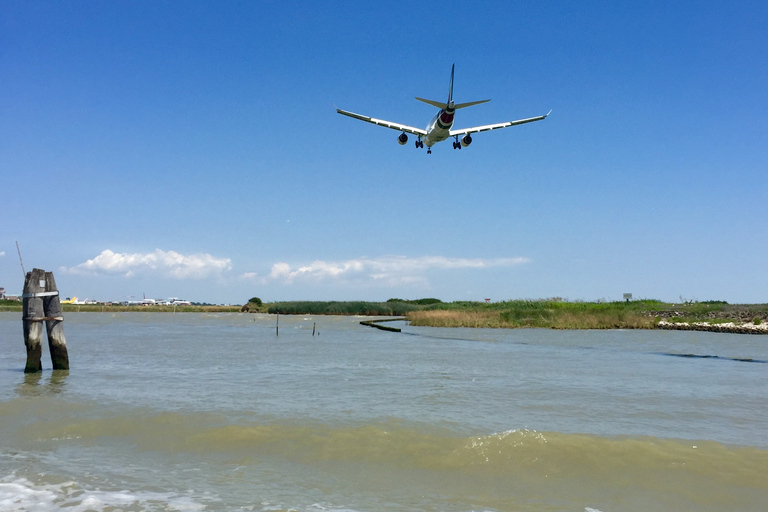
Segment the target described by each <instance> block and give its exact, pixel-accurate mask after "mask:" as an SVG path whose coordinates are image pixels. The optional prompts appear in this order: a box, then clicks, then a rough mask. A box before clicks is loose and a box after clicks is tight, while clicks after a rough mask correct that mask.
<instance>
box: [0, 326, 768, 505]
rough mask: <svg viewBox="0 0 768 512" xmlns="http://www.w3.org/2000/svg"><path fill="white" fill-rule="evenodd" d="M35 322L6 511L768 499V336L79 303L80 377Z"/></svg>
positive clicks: (10, 370) (1, 387)
mask: <svg viewBox="0 0 768 512" xmlns="http://www.w3.org/2000/svg"><path fill="white" fill-rule="evenodd" d="M20 316H21V315H20V314H18V313H0V510H2V511H32V510H34V511H43V512H46V511H53V510H62V511H68V512H86V511H99V512H102V511H104V512H106V511H114V512H116V511H201V510H216V511H218V510H221V511H229V510H253V511H289V510H291V511H301V512H305V511H306V512H309V511H324V510H330V511H374V510H392V511H401V510H402V511H404V510H424V511H438V510H439V511H456V512H468V511H472V510H484V511H561V510H562V511H580V512H581V511H589V512H592V511H601V512H614V511H622V512H624V511H687V510H690V511H694V510H695V511H708V510H711V511H721V510H761V511H762V510H765V509H766V503H768V402H766V396H767V395H768V337H763V336H744V335H741V336H739V335H727V334H712V333H702V332H689V331H684V332H683V331H681V332H675V331H549V330H490V329H431V328H417V327H411V326H408V325H405V324H404V323H402V322H400V323H398V324H394V325H398V326H400V327H402V328H403V333H400V334H397V333H390V332H384V331H379V330H376V329H372V328H368V327H363V326H360V325H359V324H358V322H359V319H356V318H344V317H315V318H310V317H284V316H282V317H280V332H279V334H280V335H279V337H276V336H275V318H274V317H269V316H266V315H263V316H259V315H257V316H252V315H247V314H160V313H121V314H110V313H70V314H67V316H66V319H65V333H66V336H67V343H68V347H69V355H70V362H71V371H70V372H58V371H57V372H52V371H51V370H50V359H49V356H48V354H47V350H46V351H44V354H43V363H44V368H46V370H45V371H44V372H42V373H39V374H35V375H25V374H24V373H23V372H22V369H23V367H24V363H25V357H26V355H25V351H24V346H23V336H22V329H21V318H20ZM313 324H316V328H317V335H316V336H314V337H313V336H312V329H313ZM390 325H393V324H390ZM693 356H708V357H693Z"/></svg>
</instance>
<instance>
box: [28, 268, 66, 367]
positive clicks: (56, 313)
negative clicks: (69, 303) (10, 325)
mask: <svg viewBox="0 0 768 512" xmlns="http://www.w3.org/2000/svg"><path fill="white" fill-rule="evenodd" d="M22 304H23V314H22V321H23V323H24V345H26V347H27V365H26V366H25V367H24V373H35V372H39V371H42V369H43V365H42V361H41V360H42V352H43V348H42V345H43V343H42V342H43V322H45V325H46V330H47V331H48V348H49V349H50V352H51V362H52V363H53V369H54V370H69V355H68V354H67V342H66V339H65V338H64V325H63V324H62V322H63V321H64V318H63V317H62V316H61V302H60V300H59V292H58V290H57V289H56V281H55V280H54V279H53V272H46V271H45V270H42V269H39V268H35V269H32V271H31V272H27V274H26V276H25V278H24V293H22Z"/></svg>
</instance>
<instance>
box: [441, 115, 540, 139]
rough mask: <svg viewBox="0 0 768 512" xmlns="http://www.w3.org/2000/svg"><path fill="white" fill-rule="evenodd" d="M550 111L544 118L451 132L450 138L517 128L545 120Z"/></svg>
mask: <svg viewBox="0 0 768 512" xmlns="http://www.w3.org/2000/svg"><path fill="white" fill-rule="evenodd" d="M551 113H552V111H551V110H550V111H549V112H547V114H546V115H544V116H538V117H529V118H528V119H519V120H517V121H509V122H506V123H497V124H486V125H485V126H473V127H472V128H463V129H461V130H451V137H453V136H454V135H468V134H470V133H479V132H487V131H490V130H498V129H499V128H508V127H510V126H517V125H519V124H525V123H532V122H534V121H541V120H542V119H546V118H547V116H548V115H549V114H551Z"/></svg>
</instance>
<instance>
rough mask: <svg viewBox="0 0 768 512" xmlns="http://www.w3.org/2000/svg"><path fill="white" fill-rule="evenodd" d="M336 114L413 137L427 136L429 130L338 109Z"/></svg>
mask: <svg viewBox="0 0 768 512" xmlns="http://www.w3.org/2000/svg"><path fill="white" fill-rule="evenodd" d="M336 112H338V113H339V114H341V115H344V116H349V117H353V118H355V119H359V120H361V121H365V122H366V123H373V124H377V125H379V126H386V127H387V128H392V129H393V130H397V131H399V132H406V133H411V134H413V135H422V136H426V135H427V130H422V129H421V128H414V127H413V126H407V125H404V124H400V123H393V122H391V121H384V120H383V119H376V118H374V117H368V116H363V115H360V114H355V113H354V112H347V111H346V110H341V109H339V108H337V109H336Z"/></svg>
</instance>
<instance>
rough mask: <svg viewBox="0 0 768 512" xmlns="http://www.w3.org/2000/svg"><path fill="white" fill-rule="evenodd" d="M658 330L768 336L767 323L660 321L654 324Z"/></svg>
mask: <svg viewBox="0 0 768 512" xmlns="http://www.w3.org/2000/svg"><path fill="white" fill-rule="evenodd" d="M656 325H657V327H658V328H659V329H669V330H677V331H709V332H725V333H732V334H768V322H760V323H758V324H755V323H754V322H743V323H742V322H738V323H737V322H723V323H709V322H668V321H666V320H661V321H660V322H659V323H658V324H656Z"/></svg>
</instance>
